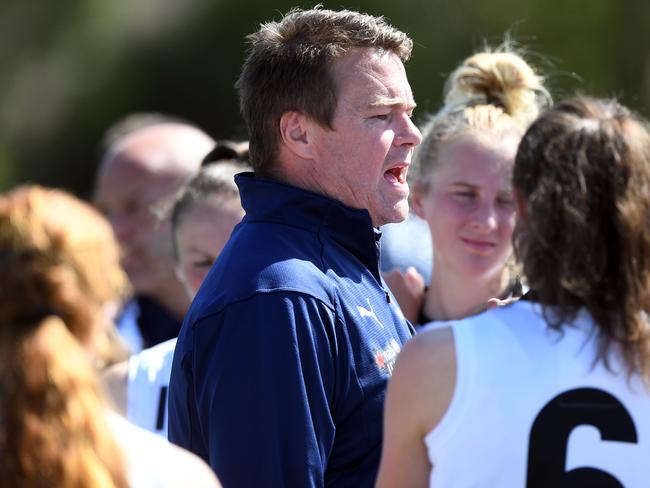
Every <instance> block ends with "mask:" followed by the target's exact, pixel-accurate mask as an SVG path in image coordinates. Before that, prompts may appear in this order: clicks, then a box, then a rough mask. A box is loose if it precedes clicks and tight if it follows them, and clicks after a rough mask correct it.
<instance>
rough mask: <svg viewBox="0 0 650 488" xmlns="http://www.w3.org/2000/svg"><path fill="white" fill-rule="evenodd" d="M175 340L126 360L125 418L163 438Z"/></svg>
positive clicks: (165, 435) (165, 433)
mask: <svg viewBox="0 0 650 488" xmlns="http://www.w3.org/2000/svg"><path fill="white" fill-rule="evenodd" d="M175 347H176V339H170V340H168V341H165V342H163V343H161V344H158V345H156V346H154V347H151V348H149V349H145V350H143V351H141V352H139V353H138V354H134V355H133V356H131V357H130V358H129V377H128V386H127V397H126V398H127V400H126V416H127V418H128V419H129V420H130V421H131V422H133V423H134V424H135V425H137V426H139V427H142V428H143V429H146V430H149V431H151V432H154V433H156V434H160V435H161V436H163V437H164V438H165V439H166V438H167V412H168V406H167V391H168V389H169V377H170V376H171V371H172V359H173V358H174V348H175Z"/></svg>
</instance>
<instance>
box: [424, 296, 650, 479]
mask: <svg viewBox="0 0 650 488" xmlns="http://www.w3.org/2000/svg"><path fill="white" fill-rule="evenodd" d="M449 325H451V327H452V329H453V334H454V340H455V344H456V360H457V378H456V390H455V392H454V395H453V398H452V400H451V403H450V406H449V409H448V411H447V413H446V414H445V415H444V416H443V418H442V420H441V422H440V424H439V425H438V427H436V428H435V429H434V430H433V431H432V432H430V433H429V434H428V435H427V436H426V437H425V439H424V442H425V444H426V446H427V450H428V453H429V460H430V461H431V464H432V466H433V469H432V471H431V476H430V486H432V487H433V486H435V487H445V488H453V487H475V488H478V487H490V488H495V487H505V488H510V487H513V488H519V487H527V488H538V487H540V488H541V487H545V488H546V487H564V486H566V487H575V488H582V487H596V486H602V487H625V488H636V487H648V486H650V394H649V393H648V390H646V389H644V387H643V385H642V384H641V382H640V380H639V378H638V377H635V376H633V377H632V378H630V379H629V381H628V379H627V376H626V369H625V367H624V365H623V363H622V361H621V360H620V358H619V357H618V355H617V353H616V352H614V351H615V349H613V348H612V352H611V353H610V361H611V363H610V367H611V368H612V369H613V371H615V372H614V373H612V372H609V371H608V370H607V369H606V368H605V367H604V365H603V364H602V362H601V361H599V362H597V363H594V359H595V357H596V350H597V349H596V340H595V337H594V335H595V334H593V333H592V332H593V331H594V324H593V321H592V319H591V317H590V316H589V314H588V313H586V312H584V311H583V312H581V313H580V314H579V315H578V318H577V319H576V321H575V322H574V323H573V325H571V326H567V327H564V328H563V333H558V332H555V331H552V330H550V329H548V327H547V325H546V322H545V320H544V319H543V318H542V315H541V308H540V307H539V305H537V304H534V303H532V302H530V301H525V300H520V301H518V302H516V303H514V304H512V305H509V306H507V307H501V308H497V309H494V310H491V311H488V312H486V313H484V314H481V315H478V316H475V317H471V318H468V319H465V320H462V321H457V322H450V323H449Z"/></svg>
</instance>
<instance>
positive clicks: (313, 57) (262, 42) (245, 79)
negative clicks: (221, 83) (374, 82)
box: [235, 7, 413, 176]
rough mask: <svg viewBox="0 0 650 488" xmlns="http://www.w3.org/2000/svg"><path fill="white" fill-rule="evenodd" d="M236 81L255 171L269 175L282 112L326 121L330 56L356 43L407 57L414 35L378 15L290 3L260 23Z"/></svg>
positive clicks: (331, 100) (331, 103)
mask: <svg viewBox="0 0 650 488" xmlns="http://www.w3.org/2000/svg"><path fill="white" fill-rule="evenodd" d="M247 39H248V41H249V43H250V47H249V52H248V56H247V58H246V60H245V62H244V65H243V68H242V72H241V75H240V77H239V80H238V81H237V83H236V85H235V86H236V88H237V90H238V91H239V97H240V107H241V112H242V115H243V117H244V119H245V121H246V124H247V125H248V130H249V135H250V161H251V165H252V166H253V168H254V169H255V171H256V173H258V174H261V175H267V176H268V175H270V174H272V171H273V165H274V162H275V158H276V156H277V150H278V141H279V137H280V134H279V122H280V118H281V117H282V114H283V113H285V112H288V111H294V110H295V111H299V112H302V113H303V114H305V115H307V116H309V117H311V118H312V119H314V120H315V121H317V122H319V123H320V124H322V125H323V126H324V127H331V122H332V118H333V115H334V109H335V107H336V101H337V87H336V83H335V81H334V78H333V76H332V72H331V68H330V66H331V62H332V60H334V59H337V58H340V57H342V56H344V55H345V54H347V53H348V52H349V51H350V50H351V49H355V48H372V49H377V50H382V51H388V52H392V53H395V54H396V55H397V56H398V57H399V58H400V59H401V60H402V62H405V61H407V60H408V59H409V57H410V55H411V49H412V47H413V41H411V39H410V38H409V37H408V35H406V34H405V33H403V32H401V31H399V30H397V29H395V28H394V27H391V26H390V25H388V23H387V22H386V21H385V20H384V18H383V17H374V16H371V15H366V14H361V13H358V12H353V11H349V10H342V11H338V12H337V11H332V10H325V9H322V8H320V7H315V8H313V9H310V10H301V9H293V10H291V11H290V12H289V13H288V14H287V15H285V16H284V17H283V18H282V20H280V21H279V22H269V23H266V24H262V26H261V27H260V29H259V30H258V31H257V32H255V33H254V34H251V35H249V36H248V37H247Z"/></svg>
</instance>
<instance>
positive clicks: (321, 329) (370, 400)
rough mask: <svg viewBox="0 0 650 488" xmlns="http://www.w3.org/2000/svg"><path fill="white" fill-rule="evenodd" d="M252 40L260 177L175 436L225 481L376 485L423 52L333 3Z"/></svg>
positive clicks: (220, 262)
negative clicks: (391, 258) (386, 239)
mask: <svg viewBox="0 0 650 488" xmlns="http://www.w3.org/2000/svg"><path fill="white" fill-rule="evenodd" d="M248 39H249V42H250V50H249V54H248V57H247V59H246V61H245V63H244V66H243V69H242V73H241V75H240V78H239V81H238V82H237V88H238V90H239V94H240V99H241V108H242V113H243V115H244V118H245V119H246V122H247V125H248V128H249V132H250V156H251V163H252V166H253V168H254V170H255V173H254V174H253V173H243V174H240V175H238V176H237V177H236V181H237V184H238V185H239V188H240V191H241V199H242V204H243V206H244V209H245V210H246V216H245V217H244V219H243V221H242V223H241V224H239V225H238V226H237V227H236V229H235V231H234V232H233V235H232V237H231V239H230V241H229V243H228V244H227V245H226V247H225V249H224V250H223V252H222V253H221V255H220V256H219V258H218V259H217V262H216V264H215V265H214V267H213V269H212V270H211V272H210V274H209V275H208V277H207V278H206V280H205V282H204V284H203V286H202V288H201V289H200V291H199V293H198V295H197V297H196V299H195V301H194V303H193V304H192V306H191V307H190V311H189V312H188V314H187V316H186V319H185V322H184V325H183V327H182V330H181V334H180V337H179V341H178V345H177V349H176V353H175V356H174V364H173V369H172V379H171V385H170V412H169V414H170V418H169V438H170V440H172V441H173V442H175V443H177V444H179V445H181V446H183V447H186V448H188V449H190V450H191V451H193V452H195V453H197V454H198V455H200V456H201V457H203V458H204V459H205V460H206V461H207V462H208V463H209V464H210V465H211V466H212V468H213V469H214V470H215V472H216V473H217V475H218V477H219V479H220V480H221V482H222V483H223V485H224V486H225V487H226V488H228V487H229V486H234V487H247V486H251V487H252V486H255V487H257V486H274V487H275V486H298V487H308V486H325V485H327V486H354V487H365V486H368V487H370V486H372V485H373V483H374V480H375V476H376V472H377V467H378V463H379V456H380V447H381V437H382V409H383V403H384V395H385V388H386V383H387V380H388V378H389V377H390V375H391V373H392V368H393V364H394V360H395V357H396V355H397V353H398V352H399V350H400V348H401V347H402V345H403V344H404V342H406V341H407V340H408V339H409V337H410V335H411V329H410V327H409V324H408V323H407V322H406V320H405V319H404V318H403V316H402V315H401V313H400V311H399V308H398V307H397V304H396V303H395V301H394V299H393V297H392V296H391V294H390V292H389V291H388V288H387V287H386V286H385V284H384V282H383V281H382V279H381V275H380V274H379V267H378V257H379V237H380V234H379V232H378V231H377V230H376V228H377V227H379V226H381V225H383V224H385V223H388V222H398V221H401V220H403V219H404V218H405V216H406V214H407V211H408V203H407V197H408V185H407V183H406V173H407V169H408V166H409V164H410V160H411V154H412V152H413V148H414V147H415V146H416V145H417V144H419V142H420V139H421V136H420V133H419V131H418V130H417V128H416V127H415V126H414V125H413V123H412V121H411V115H412V113H413V110H414V108H415V103H414V101H413V95H412V92H411V88H410V86H409V83H408V80H407V78H406V73H405V71H404V65H403V63H404V62H405V61H406V60H407V59H408V58H409V56H410V52H411V47H412V42H411V40H410V39H409V38H408V36H407V35H406V34H404V33H402V32H400V31H398V30H397V29H395V28H393V27H391V26H389V25H388V24H387V23H386V22H385V21H384V20H383V19H382V18H377V17H372V16H369V15H363V14H359V13H357V12H350V11H339V12H335V11H330V10H325V9H321V8H315V9H311V10H297V9H296V10H293V11H291V12H289V13H288V14H287V15H286V16H284V17H283V18H282V20H280V21H279V22H270V23H267V24H265V25H263V26H262V27H261V28H260V30H259V31H258V32H256V33H254V34H252V35H250V36H249V37H248Z"/></svg>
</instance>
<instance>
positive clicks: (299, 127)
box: [280, 111, 313, 159]
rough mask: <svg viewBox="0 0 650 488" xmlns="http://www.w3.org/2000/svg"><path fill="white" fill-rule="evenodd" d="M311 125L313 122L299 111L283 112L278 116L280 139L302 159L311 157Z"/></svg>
mask: <svg viewBox="0 0 650 488" xmlns="http://www.w3.org/2000/svg"><path fill="white" fill-rule="evenodd" d="M312 125H313V123H312V122H311V121H310V120H309V119H308V118H307V117H306V116H305V115H304V114H302V113H300V112H296V111H291V112H285V113H283V114H282V117H280V134H281V136H282V141H283V142H284V144H285V146H286V147H287V149H289V150H290V151H291V152H293V153H294V154H295V155H297V156H298V157H300V158H302V159H311V158H312V147H311V144H310V143H311V142H312V141H311V137H310V136H311V135H312V134H311V128H312Z"/></svg>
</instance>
